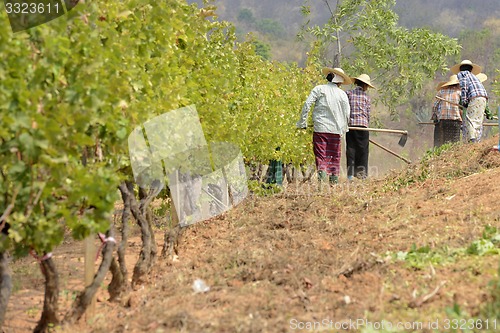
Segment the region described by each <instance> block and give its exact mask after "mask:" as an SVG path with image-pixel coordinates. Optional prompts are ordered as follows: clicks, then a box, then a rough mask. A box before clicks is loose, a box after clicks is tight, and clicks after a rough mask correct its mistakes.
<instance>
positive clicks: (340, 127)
mask: <svg viewBox="0 0 500 333" xmlns="http://www.w3.org/2000/svg"><path fill="white" fill-rule="evenodd" d="M313 104H314V110H313V114H312V118H313V125H314V132H317V133H333V134H340V135H341V136H342V135H344V134H345V133H346V132H348V131H349V116H350V112H351V108H350V106H349V99H348V98H347V94H346V92H345V91H343V90H342V89H340V88H339V87H338V86H337V85H336V84H335V83H331V82H328V83H327V84H323V85H319V86H316V87H314V89H313V90H312V91H311V93H310V94H309V97H307V100H306V102H305V103H304V106H303V107H302V114H301V115H300V120H299V121H298V122H297V127H298V128H306V127H307V116H308V115H309V110H310V109H311V106H312V105H313Z"/></svg>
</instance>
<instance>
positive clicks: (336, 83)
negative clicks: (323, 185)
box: [297, 67, 351, 184]
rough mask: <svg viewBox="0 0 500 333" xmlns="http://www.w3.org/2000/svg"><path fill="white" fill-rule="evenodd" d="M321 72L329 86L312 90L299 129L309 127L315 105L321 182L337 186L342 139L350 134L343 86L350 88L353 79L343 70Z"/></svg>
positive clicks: (315, 133) (315, 140)
mask: <svg viewBox="0 0 500 333" xmlns="http://www.w3.org/2000/svg"><path fill="white" fill-rule="evenodd" d="M322 72H323V75H324V76H325V77H326V80H327V81H328V82H327V83H326V84H322V85H318V86H316V87H314V88H313V89H312V91H311V93H310V94H309V96H308V97H307V99H306V101H305V103H304V106H303V107H302V113H301V116H300V119H299V121H298V122H297V127H298V128H306V127H307V116H308V115H309V111H310V109H311V107H312V106H313V105H314V110H313V112H312V120H313V127H314V130H313V151H314V156H315V158H316V169H317V170H318V179H319V180H320V182H324V181H326V180H327V179H329V181H330V183H331V184H336V183H338V179H339V174H340V156H341V145H340V143H341V142H340V138H341V137H342V136H343V135H344V134H345V133H346V132H347V131H349V128H348V123H349V113H350V108H349V100H348V99H347V94H346V93H345V91H343V90H342V89H340V85H342V84H350V83H351V78H350V77H349V76H348V75H346V74H345V73H344V71H343V70H342V69H341V68H329V67H325V68H323V70H322Z"/></svg>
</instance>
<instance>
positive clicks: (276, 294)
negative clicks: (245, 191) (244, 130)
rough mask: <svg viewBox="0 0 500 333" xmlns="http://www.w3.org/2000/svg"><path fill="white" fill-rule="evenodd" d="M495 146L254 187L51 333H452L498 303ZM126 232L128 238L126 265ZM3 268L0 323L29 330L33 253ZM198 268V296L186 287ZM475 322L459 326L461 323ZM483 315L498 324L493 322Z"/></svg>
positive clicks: (77, 278) (67, 291)
mask: <svg viewBox="0 0 500 333" xmlns="http://www.w3.org/2000/svg"><path fill="white" fill-rule="evenodd" d="M497 142H498V137H495V138H492V139H489V140H487V141H485V142H483V143H481V144H478V145H460V146H456V147H452V148H451V149H450V150H448V151H445V152H443V153H441V154H440V155H439V156H428V157H424V160H423V161H422V162H421V163H420V164H415V165H412V166H410V167H409V168H407V169H404V170H403V171H399V172H394V173H392V174H390V175H389V176H387V177H385V178H384V179H373V180H369V181H365V182H360V181H359V182H354V183H350V184H347V183H342V184H340V185H337V186H336V187H332V188H328V189H325V190H324V191H323V192H318V191H317V185H316V184H314V183H313V184H294V185H289V186H287V188H286V190H285V191H284V192H283V193H281V194H277V195H274V196H269V197H255V196H251V197H249V198H247V199H246V201H245V202H244V203H242V204H241V205H239V206H238V207H236V208H235V209H233V210H231V211H229V212H228V213H227V214H225V215H224V216H222V217H219V218H216V219H213V220H211V221H207V222H203V223H198V224H196V225H194V226H192V227H190V228H188V230H187V231H186V232H185V234H184V236H183V238H182V240H181V243H180V253H179V257H178V258H176V259H175V260H173V261H172V260H169V261H168V262H166V261H160V262H159V263H158V265H157V266H156V267H155V271H154V274H153V278H152V279H151V281H150V282H149V284H147V285H144V286H143V288H141V289H140V290H136V291H133V292H132V293H131V294H130V298H129V299H128V301H127V302H126V303H127V305H126V306H121V305H119V304H112V303H109V302H107V297H108V296H107V293H106V285H103V286H102V288H101V290H100V292H99V295H98V303H97V307H96V312H95V315H94V316H92V317H91V316H87V318H86V320H84V321H82V322H80V323H79V324H78V325H77V326H74V327H66V328H64V329H57V330H56V331H61V332H295V331H297V332H298V331H301V332H302V331H308V330H309V331H317V332H320V331H321V332H342V331H357V332H413V331H414V332H433V331H439V332H444V331H452V330H451V329H452V328H453V324H454V323H455V324H460V323H461V322H460V320H463V321H465V320H466V319H469V318H473V317H474V318H475V317H481V316H482V314H484V313H485V312H484V311H485V304H486V303H491V302H492V301H494V300H495V298H494V297H493V296H492V291H491V289H492V287H491V286H490V282H491V281H494V280H495V279H497V278H498V267H499V259H500V256H499V254H498V252H499V251H498V250H499V249H498V247H499V245H498V243H496V240H500V238H499V237H497V238H498V239H496V238H495V237H496V236H498V233H499V232H497V231H495V229H494V228H495V227H499V226H500V223H499V220H500V207H498V203H499V202H500V186H499V185H498V184H497V181H496V179H497V177H499V179H500V154H499V153H498V152H489V151H488V149H489V147H491V146H493V145H495V144H496V143H497ZM137 235H138V234H137V233H136V236H135V237H133V238H131V239H130V244H129V245H130V246H129V250H128V251H129V252H128V253H129V254H130V257H129V262H130V267H131V268H132V267H133V265H134V263H135V258H136V256H137V254H138V251H139V248H140V247H139V245H140V243H139V242H140V238H139V237H138V236H137ZM157 240H158V243H159V245H160V241H161V240H162V235H161V234H160V233H158V235H157ZM478 240H482V241H481V242H478ZM81 246H82V245H81V244H75V243H65V244H64V245H63V246H61V247H60V248H59V249H58V250H57V251H55V259H56V264H57V265H58V270H59V273H60V275H61V277H60V283H61V288H60V289H61V297H60V299H61V309H63V310H66V309H68V307H69V304H70V302H71V301H72V299H73V298H74V296H75V294H76V292H78V291H79V290H81V288H82V285H83V255H82V254H83V251H82V249H81ZM12 268H13V271H14V288H15V292H14V294H13V296H12V297H11V300H10V305H9V309H8V314H7V322H6V325H5V328H4V330H5V332H6V333H11V332H15V333H18V332H30V331H32V329H33V328H34V327H35V325H36V321H37V319H38V318H39V316H40V311H41V308H42V301H43V279H42V276H41V273H40V270H39V268H38V265H37V264H36V263H35V262H34V260H33V259H31V258H26V259H23V260H20V261H17V262H14V263H13V264H12ZM198 278H199V279H203V280H204V281H205V282H206V284H207V285H208V286H209V287H210V290H209V291H208V292H206V293H194V292H193V289H192V284H193V281H194V280H195V279H198ZM497 294H498V293H497ZM496 313H500V309H499V310H498V311H497V312H496ZM483 319H485V318H483ZM453 320H455V322H454V321H453ZM478 323H479V322H478V321H476V322H474V324H471V323H469V326H470V327H469V328H473V329H472V330H471V331H475V330H476V328H477V327H478ZM481 323H482V325H483V328H486V324H487V325H488V326H489V327H488V328H490V330H491V329H493V328H494V327H493V325H496V324H498V330H500V318H499V319H498V322H495V321H493V318H490V321H489V322H485V321H483V322H481ZM462 324H463V322H462ZM447 325H448V326H449V328H450V329H447V328H448V327H447ZM455 326H456V325H455ZM433 329H434V330H433ZM456 331H459V330H456ZM461 331H465V330H461ZM491 331H494V330H491Z"/></svg>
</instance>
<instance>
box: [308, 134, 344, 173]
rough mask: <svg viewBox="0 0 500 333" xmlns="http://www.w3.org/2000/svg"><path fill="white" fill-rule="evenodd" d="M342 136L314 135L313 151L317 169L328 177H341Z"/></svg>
mask: <svg viewBox="0 0 500 333" xmlns="http://www.w3.org/2000/svg"><path fill="white" fill-rule="evenodd" d="M341 149H342V147H341V145H340V135H338V134H332V133H317V132H314V133H313V151H314V156H315V157H316V169H317V170H318V171H320V170H324V171H326V173H327V174H328V175H335V176H339V175H340V154H341Z"/></svg>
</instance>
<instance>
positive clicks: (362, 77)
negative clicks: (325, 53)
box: [351, 74, 377, 89]
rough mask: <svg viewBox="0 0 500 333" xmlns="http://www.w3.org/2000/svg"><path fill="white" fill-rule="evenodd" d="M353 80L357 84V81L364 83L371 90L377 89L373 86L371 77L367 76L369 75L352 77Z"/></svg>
mask: <svg viewBox="0 0 500 333" xmlns="http://www.w3.org/2000/svg"><path fill="white" fill-rule="evenodd" d="M351 80H352V82H355V81H356V80H358V81H361V82H363V83H366V84H367V85H368V87H370V88H373V89H377V88H375V87H374V86H373V85H372V82H371V80H370V77H369V76H368V75H367V74H361V75H360V76H358V77H351Z"/></svg>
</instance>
